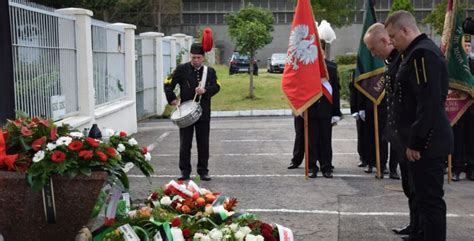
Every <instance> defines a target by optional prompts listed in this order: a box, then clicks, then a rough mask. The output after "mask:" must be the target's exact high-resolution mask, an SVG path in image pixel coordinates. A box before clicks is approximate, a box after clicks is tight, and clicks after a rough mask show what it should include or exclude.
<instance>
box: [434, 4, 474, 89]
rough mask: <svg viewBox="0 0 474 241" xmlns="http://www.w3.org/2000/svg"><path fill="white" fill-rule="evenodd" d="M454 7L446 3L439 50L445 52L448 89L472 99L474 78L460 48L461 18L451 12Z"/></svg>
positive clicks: (459, 15) (465, 56)
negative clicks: (466, 94)
mask: <svg viewBox="0 0 474 241" xmlns="http://www.w3.org/2000/svg"><path fill="white" fill-rule="evenodd" d="M455 6H456V1H453V0H450V1H449V2H448V9H447V13H446V18H445V24H444V29H443V37H442V45H441V50H446V51H445V55H446V60H447V62H448V73H449V87H451V88H453V89H458V90H462V91H464V92H467V93H468V94H469V95H470V96H471V97H474V76H473V75H472V74H471V72H470V70H469V61H468V58H467V54H466V52H465V51H464V48H463V47H462V44H463V43H462V41H463V39H462V36H463V30H462V16H461V12H459V11H453V9H455ZM446 47H447V48H446Z"/></svg>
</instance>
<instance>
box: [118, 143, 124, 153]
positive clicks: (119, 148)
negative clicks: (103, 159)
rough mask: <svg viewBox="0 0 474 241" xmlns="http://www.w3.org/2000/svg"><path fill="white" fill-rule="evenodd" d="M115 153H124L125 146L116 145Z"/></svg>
mask: <svg viewBox="0 0 474 241" xmlns="http://www.w3.org/2000/svg"><path fill="white" fill-rule="evenodd" d="M117 151H118V152H123V151H125V146H124V145H123V144H118V145H117Z"/></svg>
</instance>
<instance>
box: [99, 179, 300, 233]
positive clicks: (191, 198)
mask: <svg viewBox="0 0 474 241" xmlns="http://www.w3.org/2000/svg"><path fill="white" fill-rule="evenodd" d="M236 204H237V199H235V198H228V197H225V196H223V195H221V194H219V193H216V192H211V191H209V190H207V189H204V188H200V187H199V186H198V185H196V183H195V182H194V181H189V183H188V184H187V185H185V184H184V183H176V182H175V181H171V182H169V183H168V184H167V185H166V186H165V187H164V188H162V189H159V190H157V191H155V192H153V193H151V194H150V195H149V196H148V198H147V199H146V201H145V202H144V204H141V205H139V206H137V207H135V208H132V210H130V211H128V212H127V213H126V215H124V216H123V217H122V218H118V219H117V220H116V223H115V224H114V225H112V226H111V227H109V228H107V229H105V230H103V231H102V232H100V233H97V234H96V235H95V236H94V239H93V240H94V241H99V240H105V241H122V240H174V241H180V240H183V241H184V240H188V241H198V240H205V241H217V240H229V241H239V240H247V241H250V240H261V241H264V240H266V241H276V240H293V233H292V232H291V230H290V229H288V228H285V227H282V226H280V225H270V224H267V223H264V222H262V221H260V220H258V219H257V217H256V216H255V215H254V214H250V213H238V212H236V211H235V207H236ZM124 236H127V237H129V238H130V237H133V238H132V239H125V238H124Z"/></svg>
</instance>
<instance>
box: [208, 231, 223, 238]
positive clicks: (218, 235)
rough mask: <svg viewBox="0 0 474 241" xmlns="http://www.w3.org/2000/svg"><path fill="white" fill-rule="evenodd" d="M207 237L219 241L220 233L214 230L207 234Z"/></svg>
mask: <svg viewBox="0 0 474 241" xmlns="http://www.w3.org/2000/svg"><path fill="white" fill-rule="evenodd" d="M209 236H210V237H211V239H212V240H221V239H222V232H221V231H220V230H219V229H217V228H214V229H212V230H211V232H209Z"/></svg>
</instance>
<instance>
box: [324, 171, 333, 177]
mask: <svg viewBox="0 0 474 241" xmlns="http://www.w3.org/2000/svg"><path fill="white" fill-rule="evenodd" d="M323 176H324V177H325V178H332V173H331V172H323Z"/></svg>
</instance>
